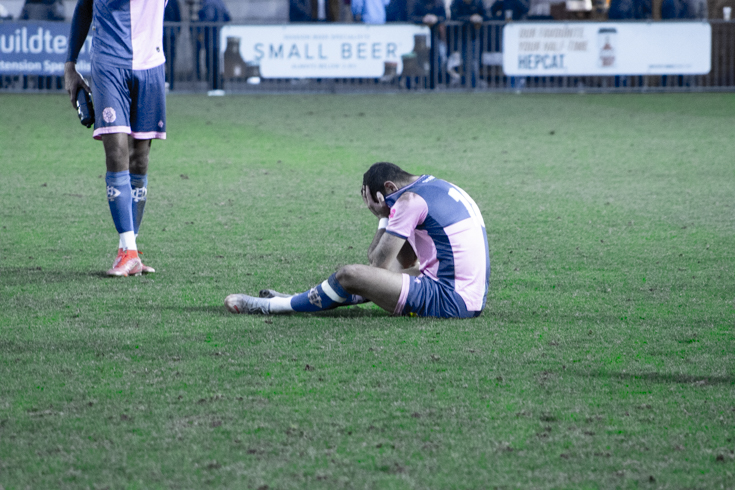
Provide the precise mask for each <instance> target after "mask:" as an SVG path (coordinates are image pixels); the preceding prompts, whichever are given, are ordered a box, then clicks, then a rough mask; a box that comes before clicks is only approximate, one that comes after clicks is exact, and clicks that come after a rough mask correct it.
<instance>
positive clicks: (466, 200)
mask: <svg viewBox="0 0 735 490" xmlns="http://www.w3.org/2000/svg"><path fill="white" fill-rule="evenodd" d="M449 197H451V198H452V199H454V200H455V201H457V202H461V203H462V204H463V205H464V207H465V208H467V212H468V213H469V215H470V217H471V218H472V220H473V221H474V222H475V224H477V225H479V226H482V227H483V228H484V227H485V221H484V220H483V219H482V213H480V208H478V207H477V204H475V201H473V200H472V198H471V197H470V196H469V194H467V193H466V192H465V191H463V190H462V189H460V188H459V187H452V188H451V189H449Z"/></svg>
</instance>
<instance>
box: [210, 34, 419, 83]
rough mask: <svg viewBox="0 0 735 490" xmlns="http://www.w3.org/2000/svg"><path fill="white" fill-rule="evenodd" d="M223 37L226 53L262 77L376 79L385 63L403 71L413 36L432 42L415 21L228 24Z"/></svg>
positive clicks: (222, 44)
mask: <svg viewBox="0 0 735 490" xmlns="http://www.w3.org/2000/svg"><path fill="white" fill-rule="evenodd" d="M221 36H222V37H221V49H222V52H223V54H224V53H225V51H227V50H228V49H229V50H235V51H237V52H239V56H240V58H241V60H242V62H243V63H246V64H248V65H253V64H256V65H258V66H259V70H260V76H262V77H263V78H377V77H381V76H382V75H383V74H384V72H385V64H386V62H388V63H395V64H397V73H399V74H400V73H401V71H402V57H403V56H404V55H409V54H410V53H413V52H414V45H415V42H416V39H415V38H414V36H421V37H424V38H425V41H422V42H425V44H423V47H426V46H428V45H429V43H430V42H431V32H430V31H429V28H427V27H425V26H414V25H378V26H376V25H364V24H351V25H339V24H336V25H325V24H319V25H301V24H297V25H278V26H224V27H223V28H222V31H221ZM227 59H228V56H227V55H225V64H227ZM225 70H226V71H227V68H225Z"/></svg>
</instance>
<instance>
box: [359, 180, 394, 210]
mask: <svg viewBox="0 0 735 490" xmlns="http://www.w3.org/2000/svg"><path fill="white" fill-rule="evenodd" d="M375 195H376V197H377V198H378V200H377V201H376V200H375V199H373V195H372V194H371V193H370V189H368V187H367V186H365V185H364V186H362V199H363V201H365V205H366V206H367V208H368V209H369V210H370V212H371V213H373V214H374V215H375V216H377V217H378V218H387V217H388V214H390V209H389V208H388V205H387V204H386V203H385V198H384V197H383V193H382V192H376V193H375Z"/></svg>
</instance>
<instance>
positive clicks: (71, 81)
mask: <svg viewBox="0 0 735 490" xmlns="http://www.w3.org/2000/svg"><path fill="white" fill-rule="evenodd" d="M64 88H65V89H66V93H68V94H69V100H71V106H72V107H73V108H75V109H76V108H77V92H78V91H79V89H80V88H84V90H86V91H87V92H91V90H90V89H89V85H87V82H85V81H84V78H82V75H81V74H80V73H79V72H78V71H77V65H76V63H72V62H67V63H65V64H64Z"/></svg>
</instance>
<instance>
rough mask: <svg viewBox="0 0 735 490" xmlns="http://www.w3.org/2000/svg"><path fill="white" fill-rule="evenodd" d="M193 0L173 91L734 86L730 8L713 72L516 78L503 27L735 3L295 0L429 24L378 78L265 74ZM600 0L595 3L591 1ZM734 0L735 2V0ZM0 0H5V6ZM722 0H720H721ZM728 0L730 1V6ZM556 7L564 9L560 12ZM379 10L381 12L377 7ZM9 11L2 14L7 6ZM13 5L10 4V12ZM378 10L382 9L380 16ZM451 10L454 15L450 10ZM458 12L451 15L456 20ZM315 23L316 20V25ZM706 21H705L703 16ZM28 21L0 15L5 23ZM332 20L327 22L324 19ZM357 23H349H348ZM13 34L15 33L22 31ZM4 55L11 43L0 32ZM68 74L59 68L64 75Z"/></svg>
mask: <svg viewBox="0 0 735 490" xmlns="http://www.w3.org/2000/svg"><path fill="white" fill-rule="evenodd" d="M196 1H197V4H196V5H197V7H198V10H196V11H194V10H192V5H194V2H193V1H191V0H190V1H187V6H188V7H189V10H190V11H189V13H188V14H186V13H184V15H182V10H181V9H180V7H179V3H178V2H177V1H176V0H169V2H168V6H167V9H166V16H165V23H164V40H163V41H164V42H163V48H164V51H165V55H166V58H167V62H166V80H167V83H168V85H169V89H170V90H171V91H186V92H207V91H219V90H224V91H225V92H232V93H248V92H337V91H370V92H380V91H399V90H456V89H459V90H467V89H470V90H490V91H551V92H575V91H576V92H579V91H590V92H594V91H601V92H603V91H698V90H699V91H701V90H733V89H735V22H732V21H730V20H729V16H730V15H731V8H730V7H729V6H727V5H725V6H724V8H723V9H722V16H723V17H724V19H721V20H720V19H711V20H709V21H706V22H708V23H709V25H710V26H711V32H712V41H711V43H712V44H711V70H710V71H709V73H707V74H696V75H691V74H689V75H678V74H676V73H672V74H666V75H624V74H620V75H615V76H563V75H555V76H535V75H534V76H511V75H508V74H506V73H505V72H504V70H503V66H502V65H503V61H502V60H503V28H504V26H506V25H508V23H510V22H519V21H520V22H522V21H524V20H531V21H544V22H548V23H550V24H551V23H553V22H554V21H555V20H564V22H565V23H566V24H567V25H568V23H572V24H574V23H577V22H585V21H589V20H592V21H594V20H598V21H599V20H604V19H607V18H615V19H624V20H626V21H629V22H636V20H635V19H639V20H638V21H639V22H640V21H641V20H643V21H644V22H650V18H651V16H652V12H654V11H655V12H656V15H655V16H656V17H662V18H674V19H703V18H706V17H707V16H711V15H712V9H713V5H715V10H714V12H718V10H717V9H718V8H720V7H721V6H720V4H723V5H724V4H725V3H727V2H730V1H731V0H710V3H709V5H708V4H707V3H706V0H568V1H566V2H562V3H548V2H545V1H544V0H530V1H529V0H496V1H495V2H494V3H493V4H492V6H491V7H490V8H485V5H484V3H483V1H482V0H453V1H452V2H451V5H450V8H449V9H448V12H447V10H445V8H444V4H443V1H442V0H438V1H437V0H409V2H408V3H407V2H406V0H402V1H398V0H351V5H346V4H348V2H345V1H344V0H318V1H317V0H311V1H310V0H291V1H290V11H289V14H290V17H291V19H292V20H294V21H302V23H298V24H290V25H310V26H318V25H319V23H320V22H324V23H334V22H337V21H343V22H344V21H347V22H354V21H355V20H357V21H361V22H362V23H373V24H381V23H385V22H386V21H389V22H390V21H402V22H407V23H413V24H414V25H423V26H426V28H427V29H428V30H427V32H428V35H419V34H417V35H415V36H414V38H415V39H414V47H413V51H411V52H409V53H405V54H403V55H402V56H401V63H400V65H401V69H400V71H399V70H398V67H397V66H396V63H388V62H386V63H385V67H384V70H383V71H382V73H381V74H380V75H378V76H371V77H360V78H355V77H344V78H340V77H336V78H335V77H329V78H327V77H322V78H318V77H302V76H290V77H289V76H279V77H271V78H266V77H264V76H261V73H260V72H259V67H258V65H257V64H254V63H252V62H250V61H245V60H243V59H242V58H241V57H240V56H239V55H237V56H235V54H233V52H234V50H235V47H233V48H232V49H230V46H229V44H228V45H227V46H224V45H223V44H224V43H228V42H229V39H228V40H226V41H225V40H222V39H221V36H220V31H221V30H222V29H223V28H224V27H226V26H228V25H230V21H231V17H230V14H229V12H228V10H227V7H226V5H225V3H224V2H223V0H196ZM593 1H594V3H593ZM733 1H735V0H733ZM1 2H2V0H0V3H1ZM717 2H719V3H717ZM723 2H724V3H723ZM59 4H60V0H27V2H26V6H25V7H24V9H23V12H22V14H21V17H23V18H26V19H29V21H28V22H31V21H32V20H33V19H36V20H60V18H61V17H60V13H59V12H60V10H59ZM559 6H563V8H562V9H561V10H560V7H559ZM376 9H377V10H376ZM2 12H3V11H0V13H2ZM5 12H6V11H5ZM376 12H377V13H376ZM447 13H449V16H447V15H446V14H447ZM450 19H451V20H450ZM315 21H316V22H315ZM702 21H703V22H704V20H702ZM7 22H14V24H15V25H20V24H21V23H22V22H19V21H12V20H10V19H7V16H6V17H5V20H3V19H2V18H0V27H2V24H3V23H7ZM322 25H327V24H322ZM345 25H350V24H345ZM16 32H18V31H17V30H16ZM0 41H2V43H5V44H2V43H0V44H1V45H0V60H2V56H3V52H6V51H7V48H8V47H9V44H8V43H9V42H10V41H9V40H6V39H5V37H3V38H2V39H0ZM59 75H61V73H60V74H59ZM63 88H64V87H63V78H62V77H61V76H58V75H33V74H22V73H16V74H2V73H1V72H0V90H2V91H31V90H43V91H62V90H63Z"/></svg>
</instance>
